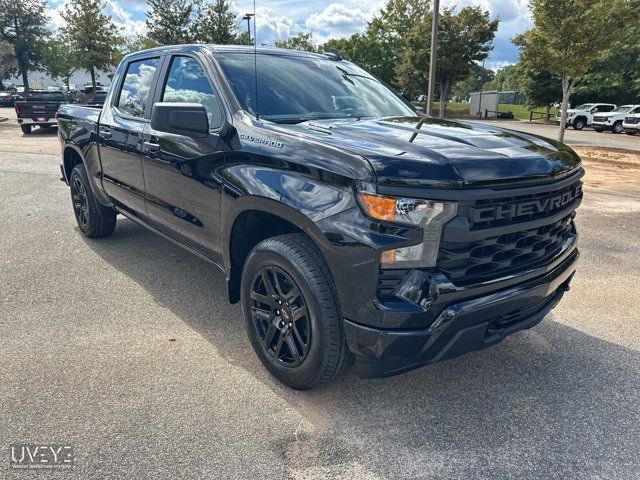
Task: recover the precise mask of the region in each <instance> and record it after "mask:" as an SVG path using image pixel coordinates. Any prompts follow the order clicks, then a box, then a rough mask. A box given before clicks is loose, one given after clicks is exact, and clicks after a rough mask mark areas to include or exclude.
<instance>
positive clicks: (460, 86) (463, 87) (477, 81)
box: [451, 63, 495, 99]
mask: <svg viewBox="0 0 640 480" xmlns="http://www.w3.org/2000/svg"><path fill="white" fill-rule="evenodd" d="M494 76H495V74H494V73H493V70H489V69H488V68H484V67H483V66H482V65H478V64H477V63H474V64H473V65H471V70H470V71H469V75H468V76H467V78H465V79H464V80H460V81H459V82H458V83H456V84H455V85H454V86H453V87H452V88H451V93H452V95H453V96H455V97H459V98H462V99H468V98H469V96H470V95H471V92H479V91H480V90H485V89H486V88H485V85H486V84H489V83H490V82H492V81H493V78H494Z"/></svg>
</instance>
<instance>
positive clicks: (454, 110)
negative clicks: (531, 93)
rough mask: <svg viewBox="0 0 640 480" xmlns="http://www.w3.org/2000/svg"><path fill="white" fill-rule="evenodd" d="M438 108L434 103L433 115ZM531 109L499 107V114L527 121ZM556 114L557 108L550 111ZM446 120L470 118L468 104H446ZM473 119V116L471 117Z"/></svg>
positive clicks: (542, 111)
mask: <svg viewBox="0 0 640 480" xmlns="http://www.w3.org/2000/svg"><path fill="white" fill-rule="evenodd" d="M414 105H417V106H420V107H423V108H424V102H421V103H418V102H414ZM439 107H440V102H434V104H433V110H434V113H435V114H436V115H437V114H438V109H439ZM531 110H532V109H531V108H530V107H528V106H526V105H503V104H501V105H499V106H498V111H499V112H512V113H513V116H514V117H516V119H518V120H529V114H530V113H531ZM533 111H534V112H540V113H544V108H534V109H533ZM557 113H558V109H557V108H552V109H551V114H552V115H553V116H554V117H555V115H556V114H557ZM446 117H447V118H471V117H470V116H469V104H468V103H448V104H447V115H446ZM473 117H474V118H475V115H474V116H473Z"/></svg>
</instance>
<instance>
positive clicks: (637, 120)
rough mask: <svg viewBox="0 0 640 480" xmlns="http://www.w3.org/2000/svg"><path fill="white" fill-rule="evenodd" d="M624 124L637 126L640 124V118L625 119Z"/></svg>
mask: <svg viewBox="0 0 640 480" xmlns="http://www.w3.org/2000/svg"><path fill="white" fill-rule="evenodd" d="M624 123H628V124H631V125H637V124H639V123H640V117H627V118H625V119H624Z"/></svg>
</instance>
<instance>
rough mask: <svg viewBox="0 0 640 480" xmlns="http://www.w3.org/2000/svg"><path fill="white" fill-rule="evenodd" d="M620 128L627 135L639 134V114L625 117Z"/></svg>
mask: <svg viewBox="0 0 640 480" xmlns="http://www.w3.org/2000/svg"><path fill="white" fill-rule="evenodd" d="M622 128H623V129H624V131H625V132H626V133H628V134H629V135H635V134H636V133H638V132H640V113H635V114H633V115H627V116H626V117H625V119H624V121H623V122H622Z"/></svg>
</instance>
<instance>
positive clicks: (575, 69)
mask: <svg viewBox="0 0 640 480" xmlns="http://www.w3.org/2000/svg"><path fill="white" fill-rule="evenodd" d="M529 5H530V7H531V10H532V16H533V28H532V29H531V30H529V31H527V32H525V33H524V34H521V35H519V36H517V37H516V38H515V39H514V43H515V44H516V45H517V46H518V47H520V54H521V58H523V59H524V60H525V61H526V62H528V63H529V64H530V65H532V66H535V68H537V69H538V70H545V71H548V72H549V73H550V74H551V75H554V76H558V77H559V78H560V84H561V87H562V107H561V118H560V130H559V133H558V139H559V140H560V141H563V140H564V131H565V128H566V122H567V108H568V105H569V98H570V96H571V93H572V91H573V88H574V86H575V85H576V82H577V81H578V80H579V79H580V78H581V77H582V76H583V75H585V74H586V73H587V72H588V71H589V66H590V64H591V63H592V62H593V61H594V60H595V59H597V58H598V57H600V56H602V53H603V51H605V50H606V49H607V48H608V47H609V46H610V44H611V41H612V39H615V38H621V37H622V36H623V35H624V30H625V27H626V26H627V25H629V24H633V22H628V19H630V18H638V16H637V15H638V11H637V8H638V6H637V3H635V0H530V2H529ZM634 9H636V10H635V11H634ZM576 25H580V29H579V32H576V28H575V27H576Z"/></svg>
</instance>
